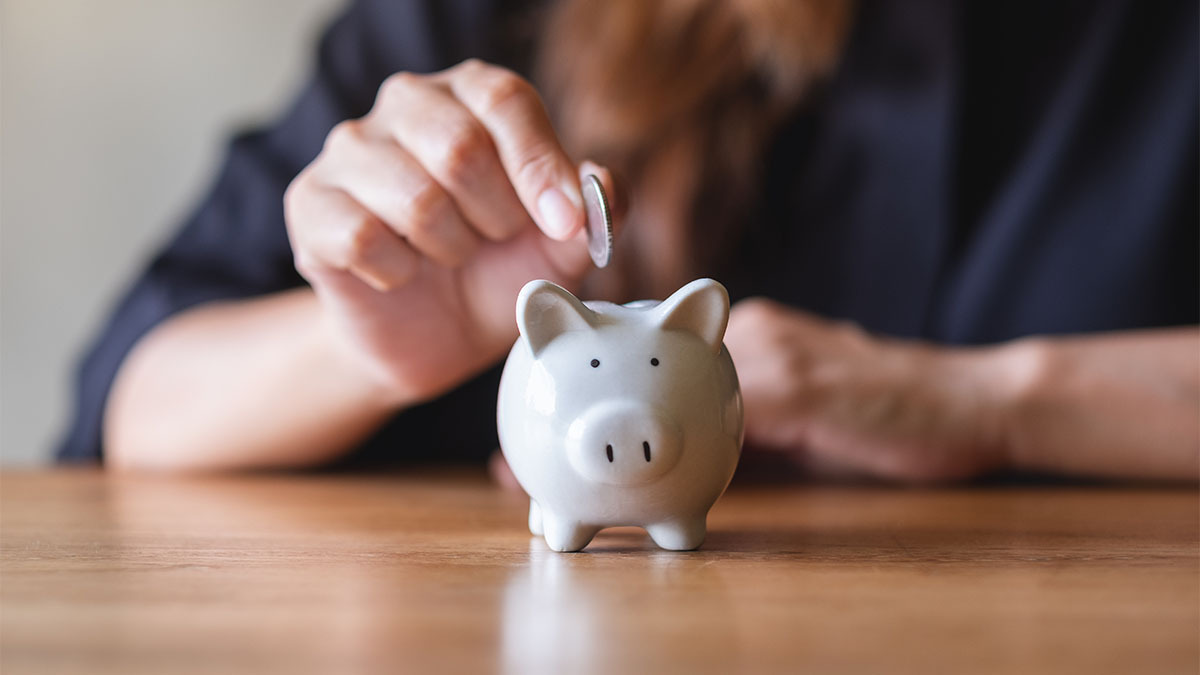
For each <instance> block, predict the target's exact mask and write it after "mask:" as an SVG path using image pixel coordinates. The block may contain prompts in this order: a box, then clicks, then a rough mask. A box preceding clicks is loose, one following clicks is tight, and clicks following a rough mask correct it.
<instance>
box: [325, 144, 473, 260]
mask: <svg viewBox="0 0 1200 675" xmlns="http://www.w3.org/2000/svg"><path fill="white" fill-rule="evenodd" d="M327 146H328V147H329V155H330V157H331V158H336V159H331V160H330V161H328V162H324V163H322V164H320V165H319V166H318V167H317V168H316V169H315V170H314V172H315V174H316V178H317V179H318V180H320V181H321V182H323V183H324V184H326V185H329V186H332V187H335V188H339V189H341V190H342V191H344V192H345V193H347V194H348V195H350V196H351V197H352V198H353V199H354V200H355V201H357V202H358V203H359V204H361V205H362V206H363V207H365V208H366V210H367V211H369V212H371V213H372V214H373V215H375V216H376V217H377V218H378V219H379V220H380V221H382V222H383V223H384V224H385V225H387V226H388V227H389V228H390V229H391V230H392V231H394V232H395V233H396V234H398V235H400V236H401V237H404V239H406V240H407V241H408V243H409V244H410V245H411V246H412V247H413V248H415V249H416V250H417V251H419V252H420V253H421V254H422V255H425V256H428V257H429V258H430V259H432V260H434V261H435V262H437V263H439V264H441V265H445V266H448V267H456V266H458V265H460V264H462V263H463V262H465V261H466V260H467V259H468V258H469V257H470V256H471V255H472V254H474V252H475V250H476V249H477V248H478V245H479V240H478V237H477V236H476V235H475V234H474V232H473V231H472V229H471V228H470V227H469V226H468V225H467V223H466V222H465V221H464V220H463V217H462V215H461V214H460V213H459V212H458V209H457V207H456V205H455V203H454V201H453V200H452V199H451V198H450V196H449V195H447V194H446V192H445V191H444V190H443V189H442V187H441V185H440V184H439V183H438V182H437V181H436V180H434V179H433V178H432V177H431V176H430V175H429V174H428V173H427V172H426V171H425V169H424V168H423V167H422V166H421V165H420V163H418V162H417V160H416V159H414V158H413V157H412V156H411V155H409V154H408V152H406V151H405V150H404V149H403V148H401V147H400V146H398V145H396V143H395V142H393V141H392V140H391V139H378V138H372V137H371V136H369V135H368V133H367V132H366V131H365V130H364V128H363V126H362V125H360V124H359V123H355V122H347V123H343V124H339V125H338V126H337V128H335V129H334V131H333V132H332V133H330V135H329V140H328V141H327Z"/></svg>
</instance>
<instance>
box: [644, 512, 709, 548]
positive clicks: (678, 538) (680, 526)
mask: <svg viewBox="0 0 1200 675" xmlns="http://www.w3.org/2000/svg"><path fill="white" fill-rule="evenodd" d="M705 520H706V518H705V516H703V515H701V516H697V517H692V518H680V519H678V520H669V521H666V522H663V523H654V524H653V525H647V526H646V532H647V533H648V534H649V535H650V538H651V539H653V540H654V543H656V544H658V545H659V547H660V548H665V549H667V550H668V551H690V550H692V549H694V548H699V547H700V544H703V543H704V534H705V529H706V527H705Z"/></svg>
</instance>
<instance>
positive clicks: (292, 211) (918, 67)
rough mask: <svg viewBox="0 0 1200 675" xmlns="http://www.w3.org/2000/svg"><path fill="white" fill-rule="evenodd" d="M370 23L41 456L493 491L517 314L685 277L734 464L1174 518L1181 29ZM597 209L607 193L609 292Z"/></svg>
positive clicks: (1179, 435)
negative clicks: (768, 458) (404, 475)
mask: <svg viewBox="0 0 1200 675" xmlns="http://www.w3.org/2000/svg"><path fill="white" fill-rule="evenodd" d="M398 4H399V6H394V5H385V4H383V3H374V2H367V1H364V2H361V3H358V4H356V5H354V6H353V7H352V8H351V9H350V10H349V12H348V13H347V14H346V15H345V16H344V17H343V18H342V19H341V20H340V21H339V22H338V23H337V24H336V25H335V26H333V28H332V29H331V30H330V32H329V33H328V34H327V35H326V37H325V39H324V41H323V43H322V46H321V57H320V62H319V68H318V72H317V76H316V79H315V80H314V82H313V83H312V85H311V86H310V87H309V88H308V89H307V91H306V92H305V93H304V95H303V96H302V97H301V99H300V101H299V102H298V103H297V104H296V106H295V107H294V108H293V109H292V111H291V112H290V113H289V114H288V115H287V116H286V117H285V118H284V119H283V120H282V121H280V122H279V123H278V124H277V125H276V126H274V127H272V128H271V129H269V130H267V131H263V132H258V133H254V134H249V135H245V136H242V137H239V138H238V139H236V140H235V141H234V143H233V146H232V148H231V150H230V153H229V157H228V159H227V162H226V164H225V167H224V169H223V171H222V173H221V176H220V178H219V179H218V182H217V184H216V186H215V187H214V189H213V192H212V194H211V195H210V196H209V197H208V199H207V200H206V201H205V203H204V204H203V205H202V207H201V208H200V210H199V211H198V212H197V214H196V215H195V216H194V217H193V218H192V220H191V221H190V222H189V223H188V225H187V226H186V227H185V229H184V230H183V231H182V233H181V234H180V235H179V237H178V238H177V239H176V240H175V241H174V242H172V243H171V245H170V246H169V247H168V248H167V249H166V250H165V251H164V252H163V253H162V254H160V255H159V256H158V258H157V259H156V260H155V261H154V263H153V264H152V265H151V266H150V268H149V269H148V270H147V272H146V273H145V275H144V276H143V277H142V278H141V280H140V281H139V282H138V284H137V285H136V286H135V288H134V289H133V291H132V292H131V293H130V295H129V296H128V297H127V298H126V300H125V302H124V304H123V305H122V306H121V308H120V309H119V310H118V312H117V313H116V315H115V317H114V319H113V321H112V323H111V324H110V325H109V327H108V329H107V331H106V332H105V334H104V335H103V336H102V338H101V340H100V342H99V344H98V345H97V347H96V348H95V350H94V351H93V352H92V354H91V356H90V357H89V359H88V361H87V362H86V363H85V365H84V368H83V370H82V377H81V381H80V395H79V413H78V417H77V419H76V422H75V426H74V428H73V430H72V433H71V435H70V437H69V438H68V440H67V441H66V443H65V444H64V447H63V449H62V451H61V456H63V457H67V458H81V457H98V456H102V457H103V459H104V461H105V463H106V464H107V465H109V466H113V467H117V468H154V469H170V470H212V469H242V468H256V467H290V466H311V465H320V464H326V463H329V462H333V461H335V460H337V459H340V458H346V457H356V458H373V459H381V458H382V459H387V458H416V457H424V458H434V459H450V458H453V457H455V456H463V455H467V456H484V455H486V453H487V452H488V451H490V450H491V449H492V448H493V447H494V433H495V432H494V423H493V421H492V417H493V410H494V408H493V405H494V396H495V390H496V389H495V377H496V370H495V368H494V366H495V364H496V363H497V361H498V360H499V359H500V358H501V357H502V355H503V354H504V352H505V351H506V350H507V348H508V347H509V345H511V343H512V340H513V339H514V337H515V330H516V328H515V326H514V325H513V320H512V306H513V299H514V298H515V295H516V292H517V290H518V289H519V288H520V286H521V285H522V284H523V283H524V282H525V281H527V280H529V279H532V278H547V279H551V280H554V281H556V282H558V283H560V284H563V285H564V286H567V287H568V288H571V289H572V290H577V291H579V292H580V293H581V294H583V295H585V296H589V297H604V298H609V299H613V300H619V301H625V300H630V299H634V298H637V297H663V296H665V295H666V294H667V293H669V292H670V291H671V290H673V289H674V288H676V287H678V286H679V285H681V284H682V283H684V282H686V281H688V280H690V279H691V278H694V277H696V276H701V275H707V276H713V277H715V278H718V279H720V280H722V281H724V282H725V283H726V285H727V286H728V287H729V288H730V291H731V294H732V296H733V297H734V299H735V300H741V301H740V302H737V303H736V304H735V306H734V309H733V313H732V316H731V319H730V326H729V331H728V335H727V338H726V343H727V345H728V347H729V349H730V351H731V353H732V355H733V357H734V360H735V363H736V365H737V367H738V370H739V373H740V377H741V380H742V386H743V392H744V395H745V401H746V424H747V442H748V444H749V445H750V446H751V447H757V448H768V449H774V450H777V451H782V452H784V453H787V454H789V455H790V456H792V457H794V458H798V459H801V460H803V461H805V462H808V461H812V462H815V463H817V464H820V465H823V466H832V467H835V468H839V469H841V468H845V469H850V470H852V471H861V472H867V473H872V474H875V475H879V476H883V477H890V478H896V479H910V480H942V479H956V478H964V477H969V476H974V475H978V474H981V473H985V472H990V471H996V470H1017V471H1035V472H1061V473H1069V474H1086V475H1096V476H1113V477H1131V478H1176V479H1188V480H1195V479H1196V477H1197V467H1198V456H1200V429H1198V419H1197V404H1198V402H1200V334H1198V332H1197V330H1196V328H1195V327H1194V325H1195V324H1196V323H1197V322H1198V321H1200V316H1198V315H1197V314H1198V306H1200V299H1198V291H1197V283H1196V282H1197V270H1198V266H1197V248H1198V245H1197V224H1198V220H1200V216H1198V214H1197V184H1198V182H1200V181H1198V178H1197V174H1198V169H1197V150H1196V148H1197V133H1196V129H1197V107H1198V106H1197V67H1196V60H1195V58H1194V57H1195V54H1196V49H1197V37H1196V31H1195V26H1196V19H1197V17H1196V6H1195V3H1178V4H1167V3H1153V4H1152V6H1149V7H1147V6H1145V5H1147V4H1150V3H1142V4H1141V5H1139V4H1137V3H1133V2H1109V3H1100V4H1094V3H1064V4H1061V5H1059V4H1056V5H1054V6H1053V7H1050V8H1044V7H1040V6H1036V7H1032V8H1020V9H1014V8H1012V7H1011V6H1009V5H1007V4H1006V5H1005V6H1002V7H976V6H971V7H966V8H964V7H961V6H959V4H958V3H953V2H938V1H936V0H930V1H928V2H911V1H905V2H863V3H861V4H859V5H858V6H856V7H852V6H850V5H849V4H847V3H831V2H823V1H817V0H812V1H808V2H793V3H784V2H778V3H776V2H768V1H767V0H741V1H736V2H735V1H733V0H729V1H728V2H719V1H717V0H711V1H706V0H678V1H675V2H665V3H643V2H638V1H636V0H629V1H628V2H608V3H593V2H588V1H587V0H565V1H564V2H561V3H557V4H551V5H547V6H526V5H525V4H517V3H505V2H499V1H491V0H461V1H460V2H454V3H446V2H408V3H398ZM531 26H532V27H536V28H538V30H536V31H530V30H528V29H529V27H531ZM531 32H532V33H536V35H531ZM416 73H424V74H416ZM535 83H536V84H535ZM543 95H544V98H543ZM579 158H588V160H590V161H587V162H584V163H577V159H579ZM587 172H591V173H596V174H598V175H599V176H600V177H601V178H602V180H603V181H604V182H605V183H606V185H607V186H608V188H609V190H610V191H613V192H615V191H616V190H617V187H618V186H617V184H616V181H615V178H614V176H620V177H622V178H623V179H624V182H625V183H626V184H627V185H628V188H629V199H628V200H625V199H622V200H621V201H622V203H625V202H626V201H627V203H628V204H629V208H628V210H625V209H624V208H622V211H623V212H625V213H624V216H623V217H622V218H621V220H622V222H623V223H624V231H623V233H622V234H621V235H620V242H619V246H618V250H617V251H616V253H615V256H614V260H615V262H616V265H614V267H613V269H611V270H606V271H604V272H595V271H593V270H590V269H589V263H588V258H587V255H586V252H585V246H584V245H583V243H582V236H583V235H582V234H581V227H582V224H583V218H584V216H583V213H582V209H581V206H580V197H579V176H580V175H581V174H582V173H587ZM293 265H294V267H293ZM295 270H299V276H298V275H297V274H296V272H295ZM759 296H761V297H759ZM765 298H769V299H765ZM860 326H861V328H860ZM1179 326H1192V327H1182V328H1180V327H1179ZM1084 333H1088V334H1089V335H1083V334H1084ZM1063 334H1070V335H1068V336H1062V337H1050V336H1052V335H1063ZM489 369H491V370H489Z"/></svg>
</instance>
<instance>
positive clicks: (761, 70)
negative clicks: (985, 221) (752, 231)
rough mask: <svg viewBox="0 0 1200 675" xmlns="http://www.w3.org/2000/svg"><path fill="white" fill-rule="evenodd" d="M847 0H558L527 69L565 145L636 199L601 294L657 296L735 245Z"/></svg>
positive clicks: (836, 48)
mask: <svg viewBox="0 0 1200 675" xmlns="http://www.w3.org/2000/svg"><path fill="white" fill-rule="evenodd" d="M851 4H852V3H851V2H850V0H562V2H560V3H559V4H558V5H557V6H555V7H554V9H553V10H552V12H551V14H550V16H549V17H548V20H547V23H546V25H545V26H544V30H543V32H542V35H543V36H544V37H543V39H542V41H541V46H540V50H539V58H538V64H537V68H536V72H535V77H536V79H537V80H538V84H539V86H540V87H541V89H542V92H543V94H544V95H545V97H546V101H547V105H548V106H549V108H550V110H551V114H552V115H553V116H554V117H555V120H556V124H557V126H558V131H559V133H560V135H561V136H562V138H563V141H564V143H565V144H566V145H567V149H568V151H569V152H571V153H572V154H573V155H575V156H576V157H577V158H580V159H583V158H590V159H594V160H596V161H598V162H600V163H601V164H604V165H607V166H609V167H610V168H612V169H613V170H614V171H615V172H617V173H618V175H620V176H622V177H624V178H625V179H626V180H627V182H628V184H629V187H630V192H631V196H632V198H633V201H632V204H633V207H634V210H633V211H632V212H631V215H630V221H631V223H632V225H633V226H632V227H630V228H629V229H628V231H627V232H626V233H625V234H624V235H623V236H622V239H623V241H622V242H621V244H620V245H619V249H618V252H617V255H616V256H614V264H615V265H616V266H617V267H618V269H617V270H616V272H615V274H613V275H608V278H607V279H603V281H604V283H603V284H601V289H599V290H601V292H603V293H605V294H606V295H624V296H628V295H629V294H630V293H638V294H643V295H651V296H660V297H661V296H662V294H663V293H664V292H669V291H670V290H673V287H674V286H676V285H678V284H679V283H680V282H682V281H685V280H686V279H688V278H689V277H691V276H694V275H697V274H702V273H705V272H706V271H707V270H708V269H711V268H712V266H713V265H714V264H716V263H717V262H718V261H719V258H720V252H722V251H728V250H729V248H730V247H731V246H732V245H733V244H735V243H736V236H737V232H738V231H740V230H741V229H742V225H743V224H742V223H740V222H739V221H738V216H739V215H740V214H742V213H744V209H745V208H746V206H747V205H748V202H749V201H750V200H751V199H753V197H754V196H755V193H756V190H757V186H758V185H759V184H760V178H761V168H762V166H761V165H762V163H763V161H762V160H763V157H764V155H765V153H766V151H767V149H768V148H767V146H768V143H769V142H770V140H771V138H772V136H773V135H774V133H775V132H776V131H777V130H778V127H779V124H780V123H781V122H782V121H783V120H784V119H785V118H786V117H787V115H788V114H789V113H791V112H792V111H793V110H794V109H795V108H796V106H797V105H798V104H799V103H800V102H801V101H802V100H803V98H804V96H805V94H806V93H807V92H808V91H809V90H810V88H811V85H812V84H813V83H814V82H816V81H818V80H819V79H820V78H822V77H824V76H826V75H828V74H829V73H830V72H831V71H832V70H833V68H834V66H835V65H836V63H837V60H838V57H839V56H840V53H841V49H842V44H843V42H844V39H845V35H846V32H847V27H848V26H849V23H850V17H851V13H852V12H851ZM651 192H652V193H651ZM672 254H677V255H674V256H673V255H672ZM651 257H652V260H651V259H650V258H651ZM672 257H674V260H671V258H672ZM651 262H652V263H653V264H650V263H651Z"/></svg>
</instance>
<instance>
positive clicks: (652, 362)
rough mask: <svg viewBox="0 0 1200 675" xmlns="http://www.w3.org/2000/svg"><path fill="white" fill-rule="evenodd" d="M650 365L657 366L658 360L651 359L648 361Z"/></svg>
mask: <svg viewBox="0 0 1200 675" xmlns="http://www.w3.org/2000/svg"><path fill="white" fill-rule="evenodd" d="M650 365H652V366H657V365H658V359H657V358H652V359H650Z"/></svg>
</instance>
